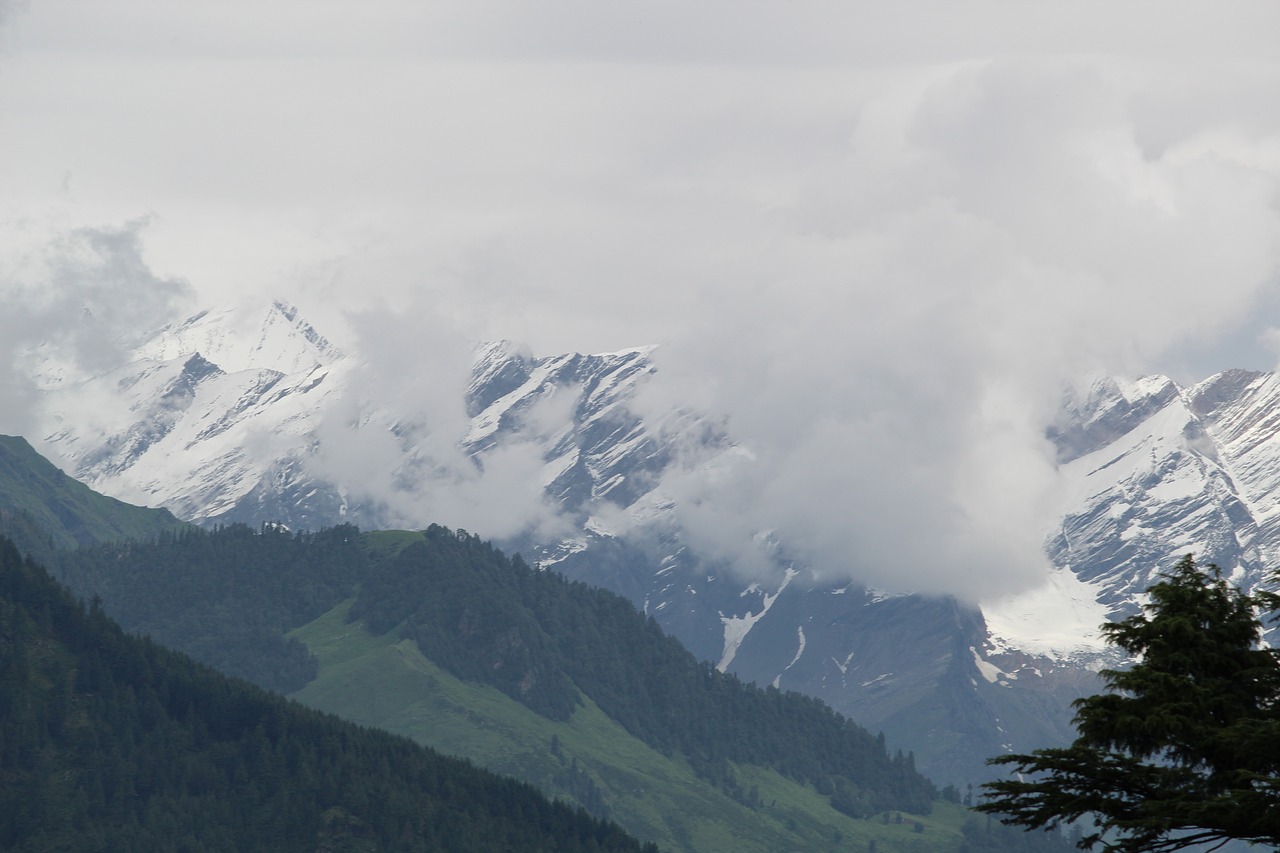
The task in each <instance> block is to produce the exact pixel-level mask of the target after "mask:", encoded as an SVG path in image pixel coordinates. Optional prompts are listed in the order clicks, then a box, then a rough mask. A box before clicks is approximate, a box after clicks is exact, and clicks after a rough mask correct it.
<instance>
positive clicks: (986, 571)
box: [646, 61, 1280, 598]
mask: <svg viewBox="0 0 1280 853" xmlns="http://www.w3.org/2000/svg"><path fill="white" fill-rule="evenodd" d="M1210 140H1213V141H1210ZM1275 144H1276V139H1275V138H1271V139H1270V141H1268V140H1267V138H1263V139H1256V138H1255V139H1252V140H1251V139H1249V138H1247V136H1245V135H1242V134H1228V135H1227V136H1226V137H1220V138H1217V139H1214V138H1213V137H1210V136H1205V135H1203V134H1198V133H1196V132H1194V131H1192V132H1189V133H1187V132H1184V133H1183V140H1182V141H1180V142H1175V143H1173V144H1171V145H1169V146H1168V147H1167V148H1166V149H1165V150H1164V153H1163V154H1161V155H1160V156H1159V157H1155V158H1152V157H1150V156H1148V155H1147V154H1146V153H1144V150H1143V146H1142V144H1141V143H1140V142H1139V140H1138V139H1137V138H1136V135H1135V132H1134V120H1133V117H1132V114H1131V112H1130V105H1129V102H1128V101H1127V99H1126V98H1125V97H1124V94H1123V92H1122V91H1120V90H1118V89H1117V88H1116V86H1115V83H1114V81H1113V80H1111V79H1109V78H1108V77H1107V76H1106V74H1104V73H1102V72H1101V71H1100V70H1099V68H1098V67H1097V66H1096V65H1095V64H1092V63H1088V62H1079V61H1072V62H1030V61H999V62H983V63H973V64H965V65H962V66H959V67H956V68H954V69H945V70H940V71H938V72H936V73H935V74H934V75H933V76H932V78H931V79H929V80H927V81H925V82H924V83H923V84H922V85H917V86H912V87H909V88H904V89H901V90H898V91H894V92H889V93H886V94H885V95H884V96H883V97H882V98H880V99H877V100H873V101H871V102H869V103H867V104H866V105H865V108H864V109H863V110H862V111H861V113H860V118H859V124H858V126H857V128H856V130H855V131H854V133H853V134H852V135H851V137H850V139H849V144H848V147H847V149H846V151H845V152H844V155H843V156H842V157H839V158H835V159H832V160H830V161H828V162H827V163H825V164H824V165H825V168H824V169H823V170H822V172H821V175H820V178H821V180H815V181H814V182H813V183H812V184H811V185H809V186H807V187H805V189H804V191H803V192H800V193H797V194H796V196H795V199H794V201H793V202H792V203H791V204H790V205H788V206H787V208H786V209H785V210H783V211H781V212H780V213H779V217H778V218H779V220H781V222H782V223H783V224H781V225H779V226H778V227H777V228H776V229H775V230H774V231H773V232H772V233H771V234H769V235H768V237H767V238H766V235H764V234H763V233H753V234H747V235H743V239H742V240H741V242H740V246H741V247H742V252H743V254H744V260H743V262H742V263H741V264H738V265H737V268H736V269H730V270H727V272H728V273H736V274H737V275H728V276H726V278H728V281H725V282H719V283H712V284H710V285H709V286H706V287H705V288H703V289H702V290H701V291H700V299H701V304H700V305H699V306H698V307H696V308H695V309H694V310H692V311H690V312H689V314H690V315H691V317H692V318H693V319H694V320H696V322H693V323H683V322H680V321H679V320H676V321H674V322H673V325H674V326H675V328H673V329H672V331H671V333H670V336H669V339H668V343H667V344H666V345H665V346H664V347H663V348H661V349H660V350H659V351H658V353H657V354H656V358H657V359H658V364H659V377H660V379H659V381H657V382H655V383H653V384H652V385H651V386H650V387H649V388H648V389H647V392H646V393H647V395H648V396H649V398H650V399H649V400H647V401H646V405H648V406H650V407H651V412H652V413H653V414H656V413H657V412H658V411H660V410H663V409H665V408H666V407H669V406H670V405H672V404H673V403H675V402H676V401H677V400H679V401H683V402H685V403H687V402H688V401H693V400H697V401H700V403H701V404H702V405H703V406H704V407H705V408H706V409H707V410H709V411H710V412H712V413H717V414H720V415H723V416H724V417H725V418H726V422H727V424H728V429H729V431H730V433H731V434H732V435H733V436H734V437H735V438H736V439H737V440H739V441H741V442H742V444H743V445H744V447H746V448H748V449H749V450H750V454H749V455H746V454H744V455H741V456H739V457H738V458H737V460H736V463H734V464H731V465H730V466H728V468H727V469H722V470H717V471H714V472H711V473H707V472H702V471H699V470H698V469H696V468H694V469H692V470H690V471H686V472H683V473H682V474H680V475H678V476H677V477H675V478H673V480H672V482H671V483H670V484H669V488H670V489H671V490H672V492H673V493H675V494H677V495H679V498H680V500H679V504H680V506H681V507H683V509H682V510H681V511H682V512H683V513H684V515H685V516H686V525H687V526H688V527H689V529H690V530H692V531H694V535H696V536H697V537H698V538H699V539H700V540H701V541H702V542H703V544H704V545H705V546H707V547H711V548H715V549H718V550H719V551H720V552H722V553H732V552H733V551H734V550H735V549H736V550H737V552H738V557H739V560H740V561H741V560H747V561H749V560H750V558H749V557H748V556H745V555H743V553H742V549H743V548H744V545H745V543H748V542H750V541H751V539H750V537H751V535H752V534H753V533H757V532H759V531H763V530H771V531H773V532H774V534H775V535H776V536H777V537H778V538H780V539H781V541H782V542H784V543H785V547H786V549H787V550H788V551H789V552H790V554H791V555H793V556H798V557H800V558H802V559H804V560H806V561H809V562H811V563H812V564H813V565H814V566H815V567H816V568H817V569H818V570H819V571H820V572H824V573H826V574H829V575H841V574H847V575H851V576H853V577H856V578H859V579H861V580H864V581H867V582H870V583H872V584H874V585H876V586H880V587H882V588H886V589H892V590H898V591H934V592H940V593H941V592H945V593H950V594H956V595H960V596H962V597H966V598H981V597H983V596H985V595H991V594H997V593H999V592H1000V591H1002V590H1008V589H1011V588H1018V587H1025V586H1031V585H1034V584H1035V583H1036V582H1037V581H1039V580H1040V579H1041V578H1042V577H1043V572H1044V568H1045V558H1044V556H1043V551H1042V547H1043V541H1044V537H1045V535H1046V534H1047V533H1048V532H1049V531H1048V525H1049V524H1051V523H1052V522H1053V521H1054V520H1055V518H1056V516H1055V511H1056V509H1057V507H1058V505H1059V503H1058V501H1059V497H1058V495H1057V487H1058V483H1057V477H1056V472H1055V470H1054V463H1053V453H1052V449H1051V448H1050V447H1049V446H1048V444H1047V442H1046V441H1045V439H1044V437H1043V436H1044V426H1045V424H1046V423H1047V422H1048V419H1049V417H1051V413H1052V411H1053V407H1054V405H1055V404H1056V400H1057V396H1058V394H1059V390H1060V389H1061V388H1062V387H1063V385H1064V383H1067V382H1069V381H1071V380H1072V379H1074V378H1076V377H1079V376H1081V375H1083V374H1086V373H1088V372H1090V371H1096V370H1106V371H1116V372H1130V371H1146V370H1152V369H1157V370H1158V369H1159V366H1160V364H1161V362H1162V361H1163V360H1165V359H1170V358H1172V357H1174V356H1175V355H1176V353H1177V351H1178V349H1179V348H1180V347H1182V346H1185V345H1187V344H1188V342H1194V341H1198V340H1202V339H1212V338H1214V337H1216V336H1219V335H1221V334H1222V333H1223V332H1224V331H1225V330H1228V329H1231V328H1233V326H1235V325H1236V324H1238V323H1240V322H1242V321H1243V320H1245V319H1247V317H1248V314H1249V311H1250V308H1251V306H1253V305H1254V304H1257V303H1258V302H1259V300H1260V299H1262V298H1263V296H1264V295H1265V294H1266V293H1267V292H1269V290H1271V289H1273V288H1274V287H1275V284H1276V271H1277V261H1278V260H1280V257H1278V252H1280V211H1278V210H1277V205H1276V201H1277V199H1278V198H1280V193H1277V189H1278V188H1280V184H1278V183H1277V174H1278V173H1277V171H1271V170H1269V169H1267V168H1263V167H1260V166H1259V161H1260V160H1261V159H1262V158H1259V157H1257V156H1246V155H1248V154H1249V153H1250V152H1253V153H1254V155H1256V151H1257V149H1258V147H1259V146H1263V147H1265V146H1267V145H1272V146H1274V145H1275ZM762 247H765V248H762ZM1226 366H1227V365H1223V367H1226ZM756 561H757V562H759V559H758V558H757V560H756Z"/></svg>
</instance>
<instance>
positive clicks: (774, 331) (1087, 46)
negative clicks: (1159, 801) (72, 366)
mask: <svg viewBox="0 0 1280 853" xmlns="http://www.w3.org/2000/svg"><path fill="white" fill-rule="evenodd" d="M68 4H69V5H68ZM72 7H75V8H76V9H78V10H79V12H80V13H81V14H79V15H74V16H73V15H68V14H65V12H66V11H67V10H69V9H71V8H72ZM259 7H260V4H254V5H253V6H252V12H250V7H249V6H248V5H240V4H236V3H227V4H207V5H206V4H191V5H190V6H187V5H185V4H184V5H183V6H182V8H179V7H178V5H177V4H165V5H149V4H145V3H140V4H126V5H125V7H123V9H117V10H113V12H112V16H111V17H109V18H103V17H101V16H102V15H105V14H106V13H105V12H96V11H94V9H96V7H95V6H93V5H92V4H83V3H82V4H76V3H74V2H71V0H47V2H46V3H45V4H41V5H38V6H36V7H34V8H33V10H32V12H31V14H29V15H24V16H22V18H21V19H20V20H21V25H20V26H17V25H15V26H12V27H11V29H12V30H13V32H14V36H13V38H12V39H11V41H12V42H13V45H14V47H13V48H12V51H11V53H12V55H11V57H10V58H9V60H8V61H9V63H10V65H11V66H12V67H13V68H15V69H18V70H20V71H21V72H22V76H21V78H20V80H19V84H20V85H15V86H11V87H6V88H4V89H0V138H2V139H5V140H6V141H5V143H4V144H5V145H6V147H7V148H8V149H9V153H10V156H8V157H6V158H3V160H4V164H3V165H0V181H3V182H4V186H5V187H7V188H9V189H10V190H11V192H10V193H8V194H7V196H8V198H10V199H12V201H10V202H9V212H10V214H11V218H15V217H18V216H19V215H24V216H25V215H27V213H28V212H29V211H38V212H39V211H44V210H46V209H57V210H59V211H62V212H63V213H64V214H66V215H69V216H72V217H79V219H80V220H82V221H87V222H89V223H91V224H93V225H100V223H102V222H121V221H129V220H131V219H132V218H134V217H137V216H139V215H140V214H142V213H145V212H149V211H154V212H155V216H154V219H153V224H152V225H151V226H150V228H149V230H148V238H147V258H148V262H149V264H150V267H149V268H150V269H156V270H176V271H179V272H180V273H181V275H182V276H183V277H185V278H187V279H189V280H190V281H192V282H194V284H195V286H196V287H197V288H199V290H200V291H201V299H203V300H204V301H206V302H217V303H221V302H225V301H226V300H227V299H235V298H237V296H239V295H241V294H247V293H258V292H264V291H265V292H271V293H273V294H276V295H279V296H281V297H283V298H286V299H289V300H291V301H293V302H295V303H297V304H299V305H300V306H301V307H302V309H303V311H304V313H305V314H306V315H307V316H309V317H315V318H316V322H317V325H319V326H320V327H321V328H325V329H328V328H332V327H333V324H336V323H338V322H341V321H343V318H344V317H346V316H347V315H352V316H354V317H355V318H356V319H355V321H354V326H355V329H356V333H355V335H353V337H352V341H355V342H358V344H357V345H358V346H359V347H360V351H361V353H362V355H363V356H365V357H366V358H367V359H368V365H369V367H368V372H367V374H366V375H365V376H363V377H362V380H361V381H362V383H364V384H365V385H366V387H367V388H368V389H369V391H370V394H371V395H372V394H373V393H374V392H375V391H377V392H378V393H382V392H384V391H385V392H386V393H391V394H394V395H396V397H397V398H398V399H401V400H404V401H406V414H405V417H404V419H403V423H402V424H400V427H401V429H402V432H403V434H404V435H409V434H410V433H412V434H413V435H414V436H417V437H419V438H420V439H421V442H422V446H423V447H425V448H427V449H426V450H424V452H423V453H422V454H421V457H420V459H419V461H418V462H417V463H415V466H412V467H411V468H410V469H401V470H399V471H398V472H397V470H393V468H392V467H391V466H390V463H389V460H390V459H392V458H393V457H394V456H395V452H394V451H395V448H396V447H398V446H400V444H402V443H403V442H404V441H406V440H407V439H405V438H403V437H397V436H395V435H394V434H389V433H387V432H386V431H385V430H382V431H381V432H377V431H375V432H371V433H370V436H371V437H370V440H369V450H368V455H367V456H361V457H359V458H348V459H343V458H339V457H337V456H335V457H334V458H333V459H332V460H330V463H329V464H331V465H332V466H333V468H334V470H335V471H339V472H341V471H347V468H350V469H351V471H350V473H353V474H354V473H360V472H361V471H364V472H373V474H374V475H375V477H379V478H381V479H380V480H379V481H378V482H380V483H381V486H380V490H381V491H384V492H386V493H387V494H392V493H393V492H394V491H395V478H396V477H398V476H399V477H405V476H410V477H417V478H419V480H420V481H421V482H424V483H431V484H433V485H432V488H419V489H417V490H416V497H415V498H414V502H413V503H412V504H411V506H410V509H412V511H413V512H422V513H424V514H426V513H432V512H436V511H444V510H443V508H445V507H448V506H470V507H471V508H472V510H471V512H470V515H469V516H468V518H472V519H474V521H472V522H468V523H467V525H466V526H471V527H473V528H474V529H475V530H476V531H477V532H482V533H488V535H501V534H500V533H498V532H497V531H498V530H499V529H502V528H503V521H502V520H503V519H506V520H508V522H510V520H511V519H519V520H520V524H525V525H535V526H537V525H541V526H542V527H543V528H545V529H550V528H548V527H547V525H549V524H553V522H554V519H549V518H548V517H547V516H546V511H545V508H544V507H543V506H542V505H541V503H540V497H539V496H538V494H537V490H536V489H534V488H530V485H529V473H528V472H529V471H530V470H531V467H530V466H531V465H532V462H531V460H530V459H529V458H525V457H526V456H527V453H526V454H525V456H522V455H521V452H519V451H512V457H511V458H510V459H507V460H504V461H503V462H501V463H499V462H498V461H497V460H495V462H494V469H493V471H491V472H490V474H491V476H492V478H493V479H492V480H491V482H493V483H499V482H501V483H502V484H503V485H504V486H505V487H506V488H503V489H501V490H498V489H494V490H487V489H485V488H482V487H481V486H482V484H483V482H484V481H485V477H483V476H480V475H477V474H476V473H475V471H474V470H472V469H470V468H468V467H466V465H464V464H463V463H462V462H460V461H459V459H458V457H457V453H456V450H455V449H454V448H453V447H452V445H451V441H452V440H453V439H454V438H456V437H457V435H458V433H459V431H460V430H461V429H463V427H462V426H461V424H462V423H463V415H464V414H465V413H462V412H461V411H460V410H459V408H458V404H457V402H456V401H458V398H457V397H456V396H453V397H451V396H450V395H451V394H454V393H455V392H456V391H457V389H458V388H459V387H460V386H461V383H463V382H464V381H465V365H466V363H467V362H468V360H469V356H470V347H471V345H472V344H473V343H474V342H475V341H480V340H493V339H511V340H518V341H523V342H526V343H527V344H528V345H529V346H530V347H531V348H532V349H533V350H534V351H535V352H538V353H540V354H550V353H557V352H564V351H574V350H577V351H585V352H589V351H612V350H617V349H620V348H623V347H628V346H635V345H641V344H651V343H655V344H659V345H660V347H659V349H658V350H657V351H656V355H655V358H656V359H657V362H658V366H659V371H660V374H659V375H660V380H659V381H657V382H654V383H652V384H651V386H650V387H649V389H648V390H647V392H646V397H645V399H644V400H643V401H641V403H640V405H641V407H642V408H643V409H644V410H645V411H646V412H649V413H651V414H652V415H653V416H655V417H656V416H657V414H658V413H659V412H662V411H666V410H668V409H669V408H670V407H671V406H673V405H681V406H685V407H689V408H695V409H699V410H703V411H706V412H708V413H709V414H710V415H711V416H712V417H713V418H717V419H719V420H721V421H723V423H725V424H726V426H727V428H728V430H729V431H730V433H731V434H732V435H733V436H734V438H735V439H736V440H738V441H739V442H740V443H741V446H742V448H743V453H742V455H741V457H740V459H739V461H738V462H737V463H735V464H730V463H729V461H728V460H726V461H725V464H724V465H722V466H721V467H720V468H718V469H717V470H716V471H715V472H714V473H707V472H703V471H698V470H694V469H690V470H687V471H682V472H678V473H676V474H673V475H672V477H671V478H670V480H669V481H668V482H666V483H664V484H663V485H664V488H666V489H668V490H669V491H670V492H671V493H672V494H674V495H678V496H679V497H680V499H681V506H682V512H683V513H684V521H685V523H686V524H687V526H688V528H689V530H690V531H691V532H692V534H693V535H694V536H695V537H696V538H697V539H698V542H699V544H701V545H702V546H703V547H706V548H708V549H712V550H714V551H716V552H717V553H721V554H726V555H730V556H732V557H733V558H734V559H735V560H737V561H738V562H739V563H741V565H743V566H744V567H750V566H751V565H753V564H758V563H759V561H760V559H761V558H760V555H759V550H758V546H757V545H755V544H752V543H753V542H756V541H757V538H756V537H757V534H759V533H760V532H761V531H763V530H772V531H774V532H775V533H776V534H777V535H778V537H779V538H780V539H781V540H782V541H784V542H785V543H787V548H789V549H791V550H792V552H793V553H794V554H795V556H797V557H798V558H800V559H804V560H806V561H809V562H811V563H813V564H814V565H815V566H816V567H818V568H819V570H820V571H822V572H825V573H828V574H830V575H832V576H838V575H851V576H855V577H858V578H860V579H863V580H866V581H867V582H870V583H873V584H875V585H879V586H882V587H885V588H891V589H911V590H917V589H925V590H932V591H937V592H950V593H956V594H961V595H965V596H968V597H979V596H982V595H985V594H987V593H989V592H992V591H1001V592H1003V591H1008V590H1009V589H1011V588H1016V587H1020V586H1030V585H1033V584H1034V583H1035V582H1036V581H1037V580H1038V579H1039V578H1040V577H1042V573H1043V569H1044V565H1043V561H1044V558H1043V555H1042V553H1041V542H1042V540H1043V537H1044V535H1045V533H1046V532H1047V531H1046V530H1045V525H1046V524H1047V523H1050V522H1051V520H1052V519H1053V517H1054V510H1055V507H1056V504H1057V501H1058V496H1057V494H1056V489H1057V480H1056V474H1055V471H1054V468H1053V462H1052V460H1053V454H1052V452H1051V448H1049V447H1047V446H1046V444H1045V441H1044V438H1043V434H1044V426H1045V424H1046V423H1048V422H1049V420H1050V419H1051V418H1052V414H1053V412H1054V409H1055V407H1056V405H1057V402H1058V397H1059V394H1060V389H1061V388H1062V386H1063V384H1064V383H1068V382H1073V381H1078V380H1079V378H1080V377H1082V376H1086V375H1088V374H1090V373H1094V372H1106V373H1141V372H1172V373H1175V374H1176V375H1178V378H1180V379H1184V380H1186V379H1196V378H1200V377H1201V376H1203V375H1205V374H1207V373H1208V372H1211V371H1213V370H1217V369H1224V368H1227V367H1232V366H1248V367H1269V366H1270V365H1271V364H1272V363H1273V362H1274V354H1273V353H1271V352H1270V351H1269V349H1268V346H1269V344H1268V342H1269V341H1274V340H1275V339H1276V338H1277V334H1276V333H1275V331H1274V329H1275V328H1277V327H1280V314H1278V313H1277V311H1278V310H1280V309H1277V305H1280V301H1277V290H1278V288H1277V247H1278V246H1280V222H1278V218H1277V210H1278V209H1280V203H1278V201H1277V198H1278V195H1277V176H1280V106H1277V104H1280V102H1278V101H1277V100H1276V99H1275V97H1274V93H1275V91H1277V87H1278V86H1280V61H1278V60H1277V59H1276V57H1275V52H1274V49H1273V45H1272V44H1270V42H1271V41H1272V39H1271V38H1270V36H1269V34H1270V33H1274V32H1275V31H1276V30H1277V27H1280V20H1277V15H1280V12H1278V11H1277V10H1275V9H1272V8H1271V7H1266V6H1262V5H1259V4H1243V3H1242V4H1230V3H1228V4H1225V5H1216V6H1215V7H1214V8H1213V9H1212V10H1207V9H1206V7H1203V6H1197V5H1194V4H1180V3H1160V4H1153V3H1133V4H1123V5H1120V6H1117V5H1116V4H1101V3H1088V2H1085V3H1044V4H1007V3H974V4H964V6H963V8H961V7H960V6H959V5H958V4H949V3H936V4H934V3H923V4H919V5H917V4H909V5H908V6H893V7H892V8H890V6H889V5H888V4H884V5H881V6H879V7H875V6H871V5H869V4H848V3H841V4H835V3H812V4H808V3H807V4H770V3H746V4H743V3H733V4H725V3H719V2H709V3H705V4H692V5H691V4H673V3H656V4H646V8H645V10H644V13H643V14H640V13H639V12H638V11H637V10H635V9H626V8H624V7H618V6H613V5H608V4H603V5H602V4H587V3H565V4H556V6H555V7H554V8H552V9H548V8H547V7H545V6H539V7H534V6H527V5H524V4H509V3H495V4H490V3H470V4H451V3H441V4H430V8H429V9H416V8H413V7H412V6H410V5H406V4H400V3H391V2H387V3H371V4H368V6H367V14H362V15H361V16H359V19H358V20H357V19H353V18H352V17H351V16H350V14H349V7H348V6H346V5H345V4H337V3H327V2H321V3H313V4H308V5H307V6H306V7H305V11H303V10H302V7H300V6H298V7H295V6H293V5H292V4H289V3H281V4H272V7H271V9H270V10H260V11H259ZM193 10H194V11H193ZM59 12H62V13H63V14H59ZM95 16H98V17H95ZM246 16H248V17H246ZM246 21H251V22H252V24H253V26H246V23H245V22H246ZM13 23H15V24H16V19H15V22H13ZM179 60H180V61H179ZM49 104H53V105H56V106H57V107H58V108H57V109H53V110H50V109H48V105H49ZM19 163H20V164H22V166H21V168H19V167H18V166H16V165H14V164H19ZM167 275H168V273H161V274H158V275H157V276H156V280H157V281H164V280H166V279H165V276H167ZM152 284H153V285H154V282H153V283H152ZM146 289H147V288H144V290H146ZM151 289H153V290H154V289H155V288H154V287H152V288H151ZM34 325H35V326H37V327H38V326H39V325H40V323H38V322H37V323H35V324H34ZM76 346H79V345H78V344H76ZM95 346H97V344H94V343H93V342H92V340H91V339H90V340H87V342H86V347H87V349H88V350H93V349H94V347H95ZM86 357H88V355H87V354H86ZM385 386H392V387H385ZM11 391H12V389H11ZM447 401H455V402H447ZM446 402H447V407H446V408H441V406H442V405H445V404H446ZM361 411H362V409H361V406H360V405H359V401H354V402H353V403H352V408H351V410H350V411H349V412H347V413H345V414H344V416H343V418H341V419H338V420H335V424H348V425H349V424H358V423H359V422H360V412H361ZM334 428H335V429H337V428H338V427H337V426H335V427H334ZM347 428H348V427H347V426H343V427H342V429H347ZM335 435H337V433H335ZM375 437H376V440H375ZM526 450H527V448H526ZM343 466H347V468H344V467H343ZM435 484H439V486H438V487H437V486H436V485H435ZM468 490H470V491H469V492H468ZM455 495H457V496H462V497H460V498H458V499H457V500H454V496H455ZM425 520H432V519H425ZM511 524H514V522H510V523H509V524H508V525H507V526H511ZM489 525H492V527H489ZM517 526H518V525H517Z"/></svg>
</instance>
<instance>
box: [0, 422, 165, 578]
mask: <svg viewBox="0 0 1280 853" xmlns="http://www.w3.org/2000/svg"><path fill="white" fill-rule="evenodd" d="M179 527H181V523H180V522H179V521H178V520H177V519H176V518H174V517H173V515H172V514H171V513H170V512H169V511H168V510H164V509H145V508H143V507H137V506H132V505H130V504H126V503H124V502H123V501H119V500H116V499H114V498H109V497H106V496H105V495H101V494H98V493H97V492H95V491H93V490H92V489H90V488H89V487H88V486H85V485H84V484H83V483H81V482H79V481H78V480H75V479H72V478H71V477H69V476H67V475H66V474H64V473H63V472H62V471H61V470H59V469H58V468H56V467H55V466H54V465H53V464H52V463H50V462H49V461H48V460H47V459H45V458H44V457H43V456H41V455H40V454H39V453H37V452H36V451H35V450H34V449H33V448H32V447H31V445H30V444H28V443H27V441H26V440H25V439H22V438H18V437H16V436H8V435H0V534H3V535H6V536H8V537H9V538H10V539H12V540H14V541H15V542H16V543H17V545H18V547H19V548H20V549H21V550H22V551H24V552H25V553H34V554H36V555H38V556H40V557H41V558H46V557H49V556H52V554H53V553H54V552H56V551H57V550H58V549H64V548H74V547H77V546H80V545H88V544H92V543H95V542H111V541H115V540H120V539H145V538H148V537H151V536H156V535H158V534H159V533H161V532H166V531H167V532H172V531H174V530H176V529H178V528H179Z"/></svg>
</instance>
